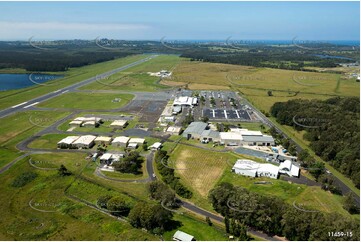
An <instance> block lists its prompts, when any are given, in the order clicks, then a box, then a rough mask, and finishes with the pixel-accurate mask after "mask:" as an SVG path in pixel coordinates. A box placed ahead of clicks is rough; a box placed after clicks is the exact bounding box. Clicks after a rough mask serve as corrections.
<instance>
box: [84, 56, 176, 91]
mask: <svg viewBox="0 0 361 242" xmlns="http://www.w3.org/2000/svg"><path fill="white" fill-rule="evenodd" d="M180 60H181V58H179V57H178V56H175V55H161V56H158V57H157V58H154V59H152V60H150V61H148V62H145V63H142V64H140V65H139V66H135V67H132V68H129V69H127V70H126V71H125V72H119V73H117V74H114V75H112V76H109V77H107V78H104V79H98V80H97V81H96V82H93V83H91V84H89V85H86V86H84V87H81V88H80V89H82V90H99V89H102V90H122V91H147V92H154V91H157V90H161V89H165V88H168V87H167V86H165V85H161V84H159V82H160V80H161V78H160V77H156V76H150V75H149V74H148V73H147V72H159V71H161V70H173V69H174V68H175V67H176V66H177V65H178V63H179V62H180Z"/></svg>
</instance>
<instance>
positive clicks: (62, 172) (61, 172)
mask: <svg viewBox="0 0 361 242" xmlns="http://www.w3.org/2000/svg"><path fill="white" fill-rule="evenodd" d="M58 174H59V175H60V176H70V175H71V172H70V171H69V170H68V169H67V168H66V167H65V166H64V165H63V164H62V165H60V168H59V169H58Z"/></svg>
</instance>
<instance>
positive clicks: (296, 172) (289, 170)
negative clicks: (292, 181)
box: [279, 160, 300, 177]
mask: <svg viewBox="0 0 361 242" xmlns="http://www.w3.org/2000/svg"><path fill="white" fill-rule="evenodd" d="M279 172H280V173H281V174H286V175H288V176H294V177H299V176H300V168H299V167H298V166H296V165H294V164H293V163H292V161H290V160H285V161H284V162H281V163H280V166H279Z"/></svg>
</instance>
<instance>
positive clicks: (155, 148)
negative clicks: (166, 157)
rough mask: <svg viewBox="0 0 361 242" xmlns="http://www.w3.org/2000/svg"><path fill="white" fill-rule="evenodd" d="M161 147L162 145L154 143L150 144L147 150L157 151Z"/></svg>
mask: <svg viewBox="0 0 361 242" xmlns="http://www.w3.org/2000/svg"><path fill="white" fill-rule="evenodd" d="M161 147H162V143H160V142H155V143H154V144H152V145H151V146H149V149H151V150H159V149H160V148H161Z"/></svg>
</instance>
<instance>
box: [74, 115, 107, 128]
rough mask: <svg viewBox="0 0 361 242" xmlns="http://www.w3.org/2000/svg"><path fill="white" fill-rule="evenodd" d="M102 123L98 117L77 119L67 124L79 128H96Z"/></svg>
mask: <svg viewBox="0 0 361 242" xmlns="http://www.w3.org/2000/svg"><path fill="white" fill-rule="evenodd" d="M101 122H102V119H101V118H98V117H77V118H75V119H74V120H73V121H71V122H70V123H69V125H71V126H76V127H77V126H80V127H96V126H99V124H100V123H101Z"/></svg>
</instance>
